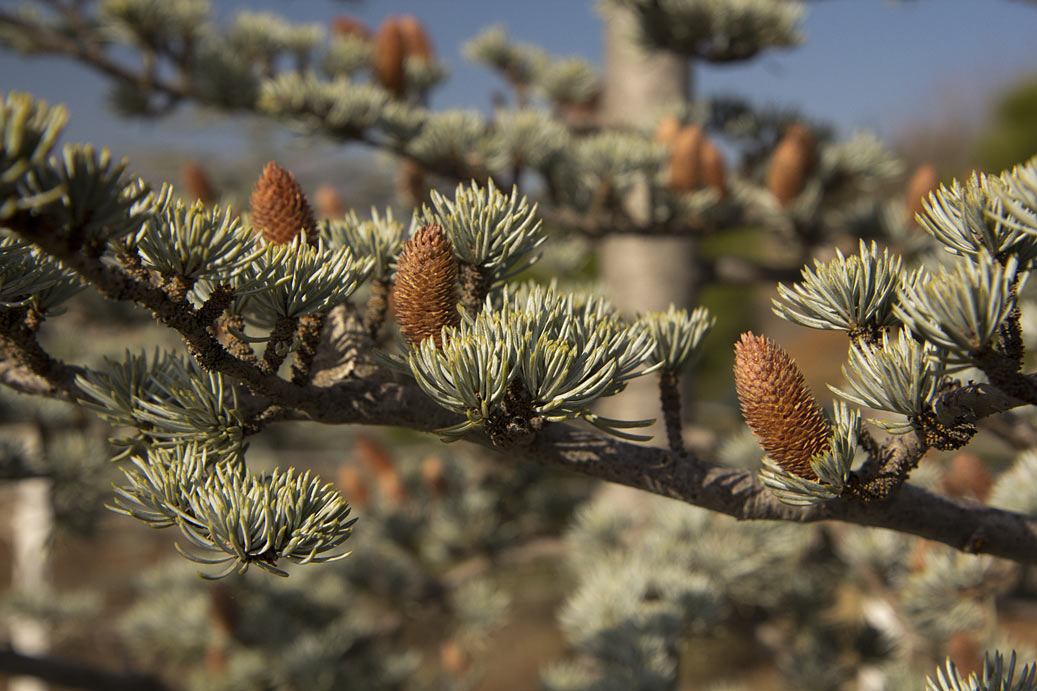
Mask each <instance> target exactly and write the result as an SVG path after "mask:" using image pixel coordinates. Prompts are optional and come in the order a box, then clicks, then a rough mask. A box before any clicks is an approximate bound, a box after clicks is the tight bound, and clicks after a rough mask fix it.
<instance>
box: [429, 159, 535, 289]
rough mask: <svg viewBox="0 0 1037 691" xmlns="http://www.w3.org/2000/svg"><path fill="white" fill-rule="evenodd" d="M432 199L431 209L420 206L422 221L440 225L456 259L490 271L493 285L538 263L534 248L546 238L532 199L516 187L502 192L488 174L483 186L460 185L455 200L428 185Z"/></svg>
mask: <svg viewBox="0 0 1037 691" xmlns="http://www.w3.org/2000/svg"><path fill="white" fill-rule="evenodd" d="M431 201H432V207H431V208H430V207H428V206H424V207H422V212H421V215H422V219H423V221H424V222H425V223H438V224H439V225H441V226H442V227H443V231H444V232H445V233H446V234H447V237H449V238H450V242H451V244H452V245H453V247H454V255H455V256H456V257H457V258H458V260H460V261H462V262H465V263H466V264H471V265H473V266H478V267H479V268H480V269H482V270H484V271H486V272H488V273H489V274H490V276H491V278H492V281H493V282H494V283H496V284H500V283H503V282H504V281H506V280H507V279H509V278H511V277H512V276H514V275H515V274H518V273H520V272H521V271H524V270H525V269H527V268H528V267H529V266H530V265H532V264H533V263H534V262H536V260H537V258H538V257H537V255H535V254H533V252H534V251H535V250H536V249H537V248H538V247H540V245H542V244H543V243H544V241H545V240H547V236H546V235H545V234H544V231H543V227H542V224H541V222H540V219H539V218H537V217H536V210H537V207H536V204H533V205H532V206H530V204H529V201H528V200H527V199H526V198H525V197H524V196H523V197H520V196H519V193H518V189H517V188H512V190H511V194H510V195H505V194H504V193H503V192H501V191H500V190H498V189H497V188H496V186H494V184H493V180H492V179H491V180H490V181H489V183H488V184H487V185H486V186H485V187H483V186H481V185H479V184H477V183H475V182H472V184H471V185H470V186H469V187H465V186H464V185H458V186H457V189H456V190H455V191H454V199H453V200H450V199H447V198H446V197H445V196H443V195H442V194H440V193H439V192H438V191H436V190H432V193H431Z"/></svg>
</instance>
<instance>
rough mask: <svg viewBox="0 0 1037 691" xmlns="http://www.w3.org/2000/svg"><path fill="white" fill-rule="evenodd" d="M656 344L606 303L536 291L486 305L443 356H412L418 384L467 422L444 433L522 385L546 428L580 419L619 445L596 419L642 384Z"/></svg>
mask: <svg viewBox="0 0 1037 691" xmlns="http://www.w3.org/2000/svg"><path fill="white" fill-rule="evenodd" d="M653 346H654V344H653V342H652V340H651V338H650V337H649V336H648V334H647V332H646V331H645V330H644V329H641V328H637V327H633V326H628V325H625V324H623V323H622V322H620V321H619V319H618V318H617V317H616V316H615V315H614V314H613V312H612V310H611V308H610V307H609V305H608V303H606V302H605V301H604V300H603V299H601V298H597V297H586V298H583V299H579V298H577V297H575V296H573V295H563V294H561V293H558V292H557V291H555V290H553V289H550V288H543V287H534V288H532V289H530V290H529V291H528V292H527V294H526V295H525V296H521V295H513V294H508V293H505V296H504V298H503V301H502V304H501V306H500V307H494V305H493V303H492V301H491V299H488V300H487V303H486V305H485V306H484V307H483V309H482V311H481V312H479V314H478V315H476V316H475V317H474V318H466V319H465V320H464V321H463V322H462V323H461V325H460V326H459V327H457V328H452V327H445V328H444V329H443V347H442V349H439V348H437V347H436V344H435V341H434V340H433V339H426V340H424V341H423V342H422V343H420V344H419V345H418V346H417V347H415V348H412V349H411V350H410V352H409V353H408V354H407V362H408V364H409V366H410V369H411V372H412V373H413V375H414V377H415V379H416V380H417V382H418V385H419V386H421V388H422V389H423V390H424V391H425V392H426V393H427V394H429V396H431V397H432V398H433V400H435V401H436V402H437V403H439V404H440V405H442V406H443V407H445V408H449V409H451V410H454V411H457V412H459V413H462V414H463V415H464V416H465V418H466V420H465V421H464V422H462V423H459V424H458V425H455V426H453V427H449V428H446V429H442V430H439V432H440V433H441V434H443V435H446V436H447V437H460V436H461V435H463V434H465V433H466V432H468V431H470V430H472V429H478V428H481V427H483V426H485V425H486V424H487V422H489V421H490V420H491V419H492V418H493V417H494V416H495V415H499V414H500V413H501V406H502V405H503V403H504V399H505V394H506V391H507V387H508V384H509V383H510V382H511V381H512V380H517V381H519V382H521V383H522V385H523V387H524V388H525V391H526V392H527V393H528V394H529V396H530V397H531V406H532V412H533V414H535V415H536V416H538V417H541V418H543V420H544V421H548V422H550V421H560V420H565V419H569V418H583V419H585V420H587V421H589V422H591V423H592V424H595V425H597V426H598V427H600V428H602V429H604V430H605V431H608V432H610V433H612V434H616V435H619V436H629V435H627V433H624V432H621V431H620V428H621V427H624V426H633V425H639V424H648V421H638V422H633V423H628V422H620V421H616V420H608V419H605V418H602V417H600V416H597V415H595V414H594V413H592V412H591V405H592V404H593V402H594V401H595V400H597V399H598V398H601V397H602V396H611V395H613V394H616V393H618V392H619V391H621V390H622V389H623V388H625V386H626V382H627V381H628V380H629V379H631V378H633V377H636V376H640V375H642V374H645V373H647V372H648V371H651V369H641V367H643V366H644V365H645V363H646V361H647V359H648V357H649V355H650V353H651V351H652V348H653Z"/></svg>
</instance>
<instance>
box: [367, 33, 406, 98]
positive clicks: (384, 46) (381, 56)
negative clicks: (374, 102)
mask: <svg viewBox="0 0 1037 691" xmlns="http://www.w3.org/2000/svg"><path fill="white" fill-rule="evenodd" d="M406 58H407V45H406V38H405V37H404V35H403V28H402V26H401V25H400V18H399V17H388V18H386V20H385V21H384V22H382V25H381V26H380V27H378V32H377V33H375V35H374V60H373V65H372V66H373V68H374V77H375V80H376V81H377V82H378V83H379V84H381V85H382V88H383V89H385V90H386V91H388V92H389V93H391V94H392V95H393V96H395V97H396V98H400V97H401V96H403V91H404V87H405V86H406V77H407V75H406V71H405V69H404V65H405V61H406Z"/></svg>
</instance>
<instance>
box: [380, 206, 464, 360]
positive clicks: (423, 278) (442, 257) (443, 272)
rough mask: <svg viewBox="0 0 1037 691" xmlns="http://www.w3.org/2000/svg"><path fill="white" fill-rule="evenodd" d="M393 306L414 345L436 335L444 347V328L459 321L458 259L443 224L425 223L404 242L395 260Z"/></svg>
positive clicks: (455, 324) (438, 341) (402, 327)
mask: <svg viewBox="0 0 1037 691" xmlns="http://www.w3.org/2000/svg"><path fill="white" fill-rule="evenodd" d="M393 306H394V307H395V310H396V321H397V323H399V325H400V331H402V332H403V335H404V336H406V337H407V340H408V341H410V342H411V343H412V344H414V345H417V344H418V343H421V342H422V341H423V340H425V339H426V338H433V339H435V342H436V346H437V347H440V348H441V347H442V346H443V341H442V334H441V329H442V328H443V327H444V326H457V325H458V324H459V323H460V321H461V315H460V314H459V313H458V311H457V261H456V260H455V259H454V249H453V247H452V246H451V244H450V240H449V239H448V238H447V236H446V233H444V232H443V229H442V228H441V227H440V226H438V225H427V226H424V227H423V228H421V229H419V230H418V232H416V233H414V235H413V237H411V239H410V240H408V241H407V242H406V244H404V246H403V251H402V252H400V256H399V258H398V259H397V260H396V281H395V285H394V286H393Z"/></svg>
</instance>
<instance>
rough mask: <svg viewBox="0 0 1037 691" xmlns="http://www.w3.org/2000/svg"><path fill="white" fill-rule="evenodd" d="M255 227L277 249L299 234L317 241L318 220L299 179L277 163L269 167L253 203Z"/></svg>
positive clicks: (253, 197)
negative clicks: (300, 185)
mask: <svg viewBox="0 0 1037 691" xmlns="http://www.w3.org/2000/svg"><path fill="white" fill-rule="evenodd" d="M249 203H250V206H251V211H252V225H253V226H255V227H256V228H259V229H260V230H261V231H262V233H263V239H264V240H266V241H267V242H269V243H272V244H275V245H281V244H284V243H286V242H291V241H292V240H294V239H295V236H296V235H298V234H299V233H305V234H306V237H307V238H315V237H317V220H316V219H315V218H314V217H313V209H311V208H310V202H309V201H308V200H307V199H306V195H305V194H303V193H302V188H301V187H299V183H298V182H297V181H296V179H295V176H294V175H292V174H291V172H290V171H289V170H287V169H286V168H282V167H281V166H279V165H277V164H276V163H274V162H273V161H270V162H269V163H267V164H266V167H265V168H263V173H262V175H260V176H259V180H258V181H257V182H256V186H255V187H254V188H253V189H252V197H251V199H250V200H249Z"/></svg>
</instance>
